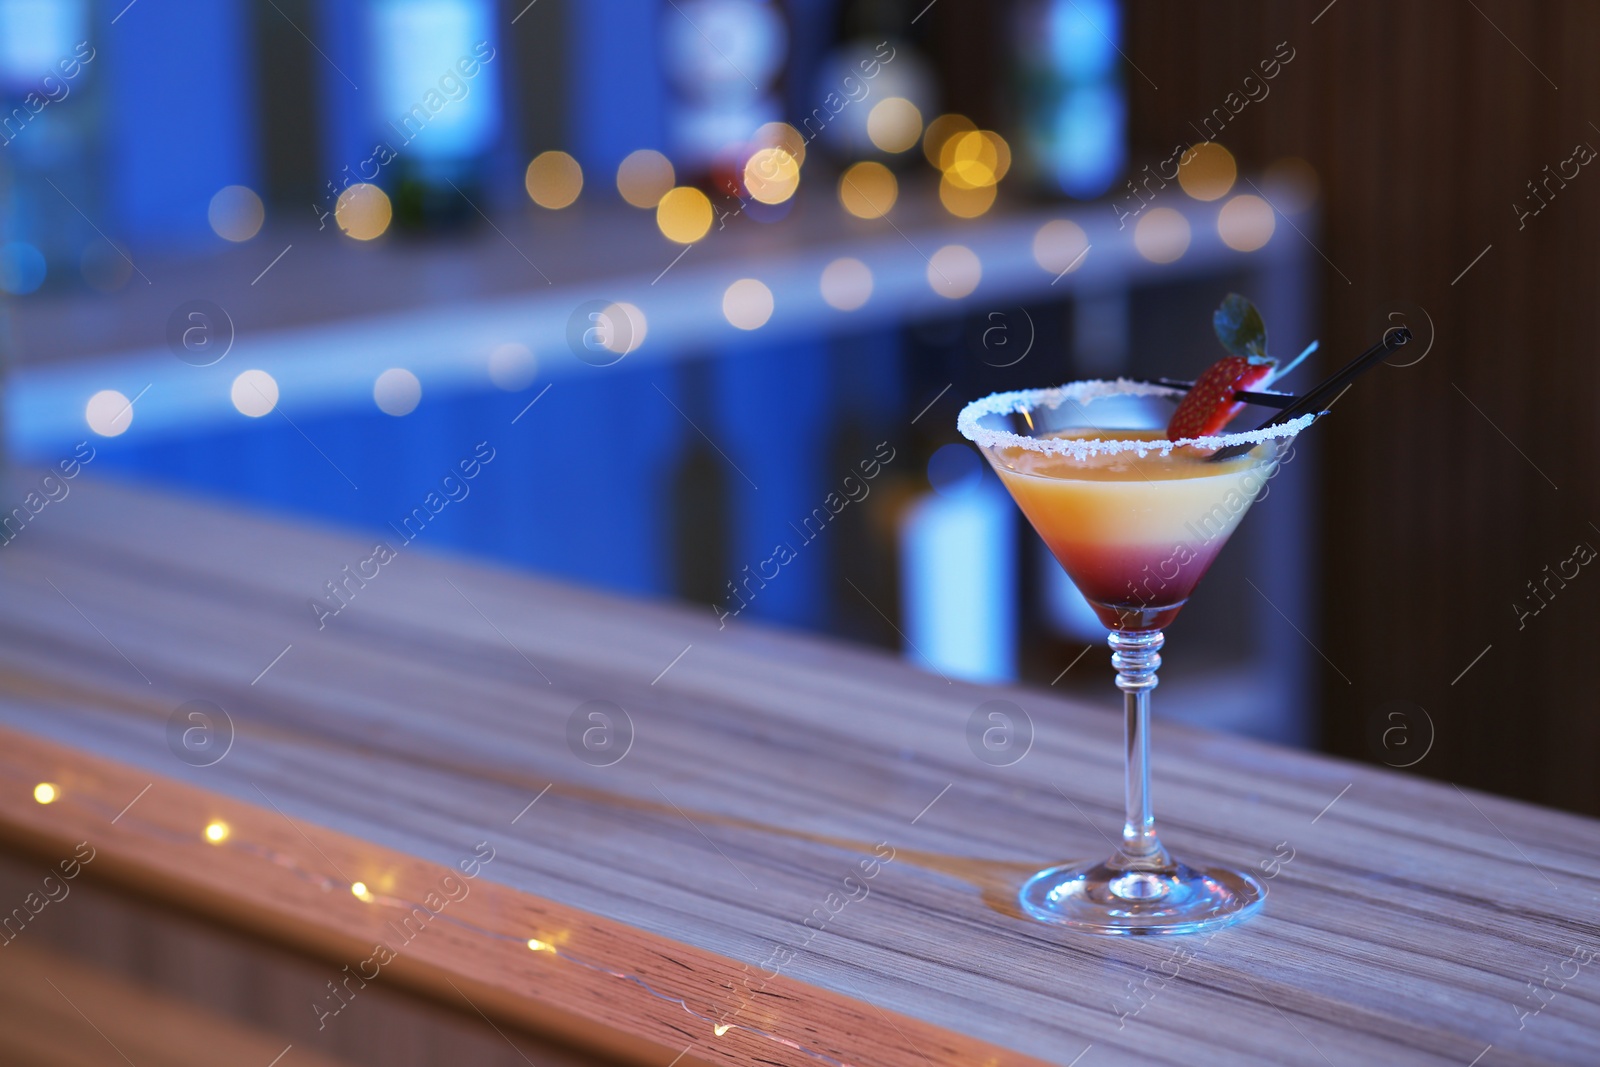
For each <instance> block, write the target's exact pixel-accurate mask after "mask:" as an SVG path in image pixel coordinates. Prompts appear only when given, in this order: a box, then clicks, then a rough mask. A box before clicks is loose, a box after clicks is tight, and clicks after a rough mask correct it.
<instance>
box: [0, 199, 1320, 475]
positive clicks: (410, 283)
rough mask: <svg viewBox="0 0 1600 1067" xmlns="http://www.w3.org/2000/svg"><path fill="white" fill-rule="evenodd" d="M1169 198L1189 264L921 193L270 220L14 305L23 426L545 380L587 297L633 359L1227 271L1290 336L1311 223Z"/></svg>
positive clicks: (181, 423)
mask: <svg viewBox="0 0 1600 1067" xmlns="http://www.w3.org/2000/svg"><path fill="white" fill-rule="evenodd" d="M1166 195H1167V197H1168V199H1167V201H1166V202H1164V203H1163V204H1162V206H1163V207H1172V208H1175V209H1177V210H1178V211H1179V212H1181V213H1182V214H1183V216H1184V218H1185V219H1186V220H1187V223H1188V226H1189V228H1190V231H1191V235H1192V236H1191V240H1190V243H1189V245H1188V248H1187V250H1186V251H1184V252H1183V254H1182V256H1181V258H1179V259H1178V260H1176V261H1175V262H1171V263H1164V264H1163V263H1153V262H1151V261H1149V260H1147V259H1145V258H1144V257H1143V256H1141V255H1140V254H1139V252H1138V251H1137V250H1136V249H1135V247H1134V244H1133V234H1134V225H1133V222H1132V220H1129V223H1128V225H1126V226H1125V227H1120V226H1119V225H1118V221H1117V219H1116V216H1115V214H1114V213H1113V211H1112V210H1111V208H1110V207H1109V206H1108V205H1106V204H1104V203H1099V204H1090V205H1076V206H1072V207H1066V206H1061V205H1057V206H1053V207H1050V208H1014V209H1010V210H1007V211H1003V212H1002V211H996V212H994V213H993V214H991V215H987V216H984V217H983V218H980V219H976V220H960V219H954V218H952V217H951V216H949V215H948V214H947V213H945V212H944V211H943V210H942V209H940V208H939V207H938V203H937V200H936V198H934V197H932V196H931V195H930V194H929V193H928V192H927V191H926V190H919V189H918V188H917V187H916V186H915V185H914V184H910V183H908V188H907V189H906V190H904V191H903V192H902V196H901V199H900V201H899V203H898V204H897V209H896V211H895V213H894V214H893V216H892V218H891V219H879V220H872V221H867V220H861V219H856V218H853V217H850V216H848V215H845V214H844V213H843V212H842V211H841V210H839V209H838V207H837V205H836V204H835V203H833V202H832V199H831V197H829V196H826V195H823V194H821V193H820V192H807V193H805V194H802V195H801V196H800V197H799V198H798V202H797V203H796V204H795V205H794V207H793V208H792V210H791V212H790V215H789V216H788V217H787V218H785V219H783V220H781V221H779V222H776V223H770V224H761V223H757V222H755V221H753V220H751V219H748V218H743V217H734V218H732V219H731V220H729V221H728V222H727V225H726V227H725V228H722V229H718V228H717V227H716V226H713V228H712V230H711V232H710V233H709V234H708V235H707V237H706V238H705V239H704V240H702V241H701V242H700V243H699V244H697V245H693V246H680V245H675V244H672V243H671V242H669V241H667V240H666V239H665V238H664V237H662V236H661V235H660V234H659V233H658V232H657V230H656V227H655V224H654V219H653V216H652V215H651V214H650V213H648V212H641V211H638V210H634V209H630V208H626V207H624V206H621V205H620V203H613V202H610V201H607V202H604V203H586V204H583V205H581V206H578V207H574V208H571V209H568V210H566V211H562V212H546V211H542V210H540V209H536V208H532V207H528V208H526V209H525V210H522V211H517V212H498V213H496V216H495V218H494V221H493V222H489V221H488V220H487V219H486V220H485V223H484V224H483V225H481V226H479V227H477V228H475V229H473V230H470V231H467V232H465V233H457V234H452V235H444V236H436V237H429V236H408V235H405V234H396V233H391V234H388V235H386V236H385V237H383V238H381V239H380V240H378V241H374V242H370V243H362V242H356V241H352V240H350V239H348V238H345V237H343V236H341V235H340V234H339V233H338V232H337V231H336V230H335V228H334V226H333V224H332V222H331V221H330V222H329V223H328V225H327V227H326V228H325V229H323V230H321V231H318V230H317V229H315V228H313V227H311V226H305V227H299V228H297V227H293V226H285V225H280V226H278V227H270V226H269V227H268V228H267V229H266V230H264V231H263V232H262V234H261V235H259V236H257V237H256V238H254V239H253V240H251V241H250V242H249V243H248V244H246V245H242V246H237V247H229V248H226V249H222V250H221V251H218V252H216V253H215V254H209V255H196V256H193V257H190V258H187V259H173V260H167V261H152V262H142V261H139V260H135V262H136V263H137V264H138V267H137V272H136V273H134V274H133V275H132V276H131V278H130V280H129V282H128V283H127V285H126V286H125V287H124V288H123V290H122V291H121V292H119V293H116V294H111V295H104V294H96V295H93V296H48V295H46V296H40V297H37V298H30V299H29V300H25V301H18V302H15V305H16V306H15V308H14V309H13V312H12V316H11V319H12V321H11V327H10V333H11V340H10V346H9V347H10V349H11V351H12V352H13V353H14V354H13V357H12V362H13V367H12V370H11V372H10V381H9V383H8V388H9V395H8V397H7V409H6V414H7V418H8V420H9V433H10V435H11V438H12V440H13V442H14V447H16V448H17V449H18V450H19V452H20V453H21V454H23V455H27V456H42V455H45V454H48V453H49V452H51V451H52V450H54V449H58V448H60V447H61V446H63V445H68V446H70V444H71V442H73V441H76V440H79V439H81V437H82V432H83V410H84V404H85V402H86V401H87V399H88V398H89V396H90V395H92V394H93V393H95V392H97V391H99V390H101V389H116V390H118V391H120V392H122V393H123V394H124V395H126V396H129V397H133V396H136V395H138V396H139V397H140V399H139V401H138V404H137V407H136V416H135V424H136V425H137V426H138V428H139V433H140V434H141V435H144V434H149V433H163V432H173V431H193V430H195V429H196V428H200V427H205V426H207V425H211V424H215V423H223V422H228V421H236V420H237V419H238V418H239V416H238V413H237V412H236V411H235V410H234V408H233V405H232V403H231V401H230V399H229V390H230V387H231V385H232V382H233V379H234V377H235V376H236V375H237V374H238V373H239V371H240V370H242V369H245V368H246V367H249V368H255V369H260V370H264V371H266V372H267V373H268V374H270V375H272V377H273V378H274V379H275V380H276V381H277V383H278V385H279V388H280V390H281V395H282V397H283V399H284V403H285V404H286V405H288V406H289V407H290V408H291V409H292V410H294V411H296V412H302V413H307V414H314V413H316V412H319V411H328V410H335V409H338V408H341V407H348V406H350V405H351V404H352V403H357V402H360V401H362V400H363V399H364V398H368V397H370V394H371V390H372V383H373V380H374V379H375V378H376V377H377V376H378V375H379V374H380V373H382V372H383V371H384V370H386V369H388V368H390V367H404V368H407V369H409V370H411V371H412V372H413V373H415V374H416V375H417V376H418V377H419V378H420V379H421V380H422V382H423V384H424V387H425V388H428V389H436V388H442V389H446V390H449V389H458V390H471V389H487V388H490V379H489V375H488V366H489V354H490V353H491V352H492V351H493V350H494V349H495V348H496V347H497V346H499V345H503V344H507V343H518V344H523V345H527V346H528V347H529V348H531V349H532V350H533V352H534V353H535V354H536V356H537V357H538V359H539V361H540V363H539V375H540V379H541V380H546V381H548V380H553V379H560V378H563V377H565V376H568V375H573V374H585V373H587V374H593V373H595V371H596V368H594V367H592V366H589V365H586V364H585V363H583V362H582V361H581V360H579V359H578V358H577V356H576V355H575V354H574V353H573V351H572V349H571V347H570V346H569V338H568V329H569V320H571V319H572V317H573V315H574V313H575V312H576V311H577V310H578V309H579V307H580V305H583V304H585V303H586V302H589V301H593V300H600V301H604V302H608V303H609V302H613V301H626V302H628V303H631V304H633V305H635V306H636V307H637V308H639V309H640V310H641V311H642V312H643V314H644V317H645V319H646V322H647V331H646V335H645V338H644V340H643V342H642V344H641V345H640V346H639V347H638V348H637V350H636V351H633V352H631V353H630V354H629V355H627V356H626V358H625V359H624V360H622V361H621V363H622V365H626V366H628V367H630V368H631V367H634V366H638V365H641V364H647V363H649V362H651V361H658V360H663V359H676V358H681V357H683V356H686V355H689V356H693V355H700V354H704V353H705V352H706V351H707V350H708V349H717V348H723V349H726V348H729V347H730V346H733V347H737V346H739V345H744V346H746V347H749V346H753V345H767V346H770V345H772V344H781V343H783V342H784V341H786V340H790V339H794V338H816V337H820V336H827V335H829V334H836V333H848V332H855V331H861V330H863V329H870V328H872V327H878V326H883V325H885V324H892V323H897V322H903V321H907V320H914V319H916V318H919V317H936V316H939V315H958V314H962V313H967V314H970V313H972V312H973V311H974V310H979V311H980V312H983V311H1001V312H1005V311H1010V310H1011V309H1013V308H1015V307H1016V306H1017V305H1018V304H1019V303H1022V302H1025V301H1032V300H1039V299H1048V298H1052V297H1054V298H1056V299H1061V300H1065V299H1069V298H1072V297H1082V296H1096V295H1105V294H1108V293H1109V294H1117V293H1122V292H1125V291H1126V290H1128V289H1130V288H1132V287H1135V286H1138V285H1143V284H1153V283H1156V282H1168V281H1176V280H1180V279H1183V278H1187V277H1194V276H1200V275H1204V274H1207V273H1212V274H1215V273H1219V272H1230V271H1249V272H1253V273H1254V274H1256V275H1257V276H1258V277H1259V278H1260V279H1261V285H1260V287H1259V288H1260V289H1261V290H1264V291H1267V293H1268V295H1269V296H1271V295H1277V296H1279V298H1280V299H1279V301H1278V302H1279V303H1280V304H1284V303H1289V302H1290V298H1291V296H1292V298H1293V308H1292V310H1289V309H1286V310H1284V311H1282V312H1280V313H1278V314H1277V316H1276V318H1275V323H1274V326H1275V328H1278V329H1282V328H1285V327H1288V328H1289V332H1291V333H1295V331H1297V330H1298V329H1299V328H1300V327H1301V326H1302V325H1303V323H1304V322H1305V321H1306V314H1305V308H1304V304H1305V300H1306V294H1308V293H1309V292H1310V274H1309V271H1308V268H1309V258H1310V257H1311V256H1313V255H1314V252H1313V249H1312V246H1311V245H1310V244H1309V242H1310V241H1311V240H1313V239H1314V234H1315V229H1314V224H1313V222H1312V220H1311V218H1310V217H1309V216H1306V217H1301V218H1299V219H1298V221H1296V220H1294V219H1286V217H1283V216H1280V225H1279V226H1278V227H1277V230H1276V232H1275V234H1274V235H1273V237H1272V239H1271V240H1270V241H1269V242H1268V243H1267V244H1266V245H1265V246H1264V247H1263V248H1261V249H1259V250H1257V251H1254V252H1248V253H1245V252H1237V251H1235V250H1233V249H1231V248H1229V247H1228V246H1227V245H1226V244H1225V243H1224V242H1223V241H1222V239H1221V238H1220V236H1219V235H1218V229H1217V214H1218V211H1219V210H1220V206H1219V203H1212V204H1205V203H1198V202H1195V201H1190V200H1187V199H1186V198H1185V197H1183V196H1182V195H1181V194H1179V193H1177V192H1176V191H1173V192H1170V193H1168V194H1166ZM1056 219H1068V220H1071V221H1072V222H1074V223H1075V224H1077V225H1078V226H1079V227H1081V228H1082V230H1083V231H1084V234H1085V235H1086V237H1087V240H1088V246H1089V249H1090V251H1089V252H1088V254H1087V255H1086V256H1085V257H1084V259H1083V260H1082V261H1081V262H1080V263H1079V264H1078V265H1077V266H1076V267H1074V269H1072V270H1071V271H1070V272H1067V273H1062V274H1056V273H1054V272H1051V271H1047V270H1045V269H1044V268H1043V267H1041V266H1040V265H1039V263H1038V262H1036V261H1035V259H1034V254H1033V242H1034V237H1035V235H1036V234H1037V233H1038V231H1039V229H1040V227H1041V226H1043V225H1044V224H1045V223H1047V222H1050V221H1052V220H1056ZM1296 228H1298V230H1299V231H1300V232H1298V233H1297V232H1296ZM948 244H960V245H964V246H966V247H967V248H969V249H971V250H972V251H973V252H974V253H976V255H977V257H978V259H979V260H980V261H981V263H982V280H981V282H980V283H979V284H978V286H977V288H976V291H975V292H974V293H973V294H972V295H971V296H969V297H966V298H964V299H961V300H951V299H947V298H946V297H943V296H940V295H938V294H937V293H936V292H935V291H934V289H933V288H932V286H931V285H930V283H929V280H928V279H929V271H930V264H929V259H930V257H932V256H933V254H934V253H935V252H936V251H937V250H938V249H939V248H941V247H943V246H945V245H948ZM280 253H282V256H281V258H280V259H274V257H275V256H279V254H280ZM845 256H849V257H854V258H857V259H860V260H861V261H863V262H864V263H865V264H866V265H867V266H868V267H869V268H870V270H871V271H872V274H873V278H874V283H873V291H872V296H871V299H870V300H868V301H867V303H866V305H865V306H864V307H861V308H860V309H858V310H856V311H851V312H843V311H839V310H837V309H835V308H832V307H830V306H829V305H828V304H827V303H826V302H825V301H824V300H823V298H822V294H821V292H820V289H819V285H818V282H819V278H820V276H821V274H822V270H823V268H824V267H825V266H826V265H827V264H828V263H830V262H832V261H833V260H835V259H838V258H840V257H845ZM1085 265H1092V268H1093V269H1090V270H1085V269H1083V267H1084V266H1085ZM741 277H756V278H759V279H760V280H761V281H763V282H764V283H766V285H767V286H768V287H769V288H770V289H771V290H772V291H773V292H774V293H775V294H777V295H778V299H777V302H776V306H775V308H774V310H773V313H772V317H771V319H770V321H768V322H767V323H766V324H765V325H764V326H763V327H762V328H761V329H759V330H757V331H754V332H746V331H742V330H738V329H735V328H734V327H733V326H731V325H729V323H728V322H727V321H726V319H724V317H723V314H722V308H721V299H722V293H723V291H724V289H726V288H727V286H728V285H729V284H731V283H732V282H734V281H735V280H737V279H739V278H741ZM146 279H148V281H147V280H146ZM194 300H208V301H211V302H212V303H214V304H216V305H217V306H219V307H221V308H222V309H223V310H224V311H225V312H226V313H227V314H228V315H229V316H230V318H231V327H232V331H233V333H234V341H233V347H232V351H231V352H230V354H229V356H228V358H227V359H225V360H223V361H222V362H220V363H218V364H215V365H213V366H209V367H194V366H190V365H188V364H186V363H184V362H181V361H180V360H178V359H177V358H175V356H174V354H173V351H172V350H171V349H170V347H169V346H168V343H167V341H166V335H167V330H168V323H167V320H166V315H167V314H168V313H169V312H174V311H176V310H177V309H178V308H179V307H180V306H181V305H183V304H185V303H187V302H190V301H194ZM1285 320H1289V321H1287V322H1286V321H1285ZM1295 335H1298V334H1297V333H1295Z"/></svg>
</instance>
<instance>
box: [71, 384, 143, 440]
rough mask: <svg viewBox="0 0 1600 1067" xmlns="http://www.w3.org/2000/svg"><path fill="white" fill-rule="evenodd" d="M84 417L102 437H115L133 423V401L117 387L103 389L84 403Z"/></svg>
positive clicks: (91, 427)
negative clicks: (116, 388)
mask: <svg viewBox="0 0 1600 1067" xmlns="http://www.w3.org/2000/svg"><path fill="white" fill-rule="evenodd" d="M83 419H84V421H85V422H87V423H88V424H89V429H91V430H93V431H94V432H95V433H97V434H99V435H100V436H101V437H115V436H117V435H118V434H120V433H122V432H124V431H125V430H127V428H128V427H129V426H131V425H132V424H133V401H131V400H129V399H128V398H127V397H126V396H125V395H123V394H122V393H119V392H118V391H117V390H115V389H102V390H100V391H99V392H98V393H96V394H94V396H91V397H90V398H89V402H88V403H87V404H85V405H84V408H83Z"/></svg>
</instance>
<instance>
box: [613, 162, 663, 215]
mask: <svg viewBox="0 0 1600 1067" xmlns="http://www.w3.org/2000/svg"><path fill="white" fill-rule="evenodd" d="M673 179H674V173H673V170H672V161H671V160H670V159H668V158H667V157H666V156H664V155H662V154H661V153H660V152H657V151H656V150H655V149H653V148H641V149H639V150H638V151H637V152H630V153H628V157H627V158H626V159H624V160H623V161H622V163H621V165H620V166H618V167H617V192H619V193H621V194H622V199H624V200H626V201H627V202H628V203H630V204H632V205H633V206H634V207H641V208H653V207H655V206H656V205H657V204H659V203H661V198H662V197H663V196H665V195H666V193H667V190H668V189H671V188H672V182H673Z"/></svg>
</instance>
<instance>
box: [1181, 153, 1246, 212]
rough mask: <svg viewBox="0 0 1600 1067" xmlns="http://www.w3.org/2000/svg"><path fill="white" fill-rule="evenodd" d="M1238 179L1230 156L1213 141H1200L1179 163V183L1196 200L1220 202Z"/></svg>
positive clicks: (1235, 167)
mask: <svg viewBox="0 0 1600 1067" xmlns="http://www.w3.org/2000/svg"><path fill="white" fill-rule="evenodd" d="M1238 177H1239V167H1238V164H1236V163H1235V162H1234V161H1233V153H1232V152H1230V151H1228V150H1227V149H1226V148H1224V147H1222V146H1221V145H1219V144H1217V142H1215V141H1201V142H1200V143H1199V144H1197V145H1195V146H1194V147H1192V148H1190V149H1189V151H1188V152H1186V153H1184V155H1183V156H1182V158H1180V159H1179V160H1178V184H1179V185H1181V186H1183V191H1184V192H1186V193H1188V194H1189V195H1190V196H1192V197H1194V198H1195V199H1196V200H1221V199H1222V198H1223V197H1225V196H1227V195H1228V190H1229V189H1232V188H1233V183H1234V181H1235V180H1237V179H1238Z"/></svg>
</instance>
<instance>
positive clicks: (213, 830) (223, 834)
mask: <svg viewBox="0 0 1600 1067" xmlns="http://www.w3.org/2000/svg"><path fill="white" fill-rule="evenodd" d="M232 832H233V831H232V830H230V829H229V828H228V824H227V823H225V822H223V821H222V820H221V819H213V820H212V821H211V822H208V823H206V829H205V835H206V840H207V841H210V842H211V843H212V844H213V845H220V844H222V843H223V842H224V841H226V840H227V839H228V835H229V834H231V833H232Z"/></svg>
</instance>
